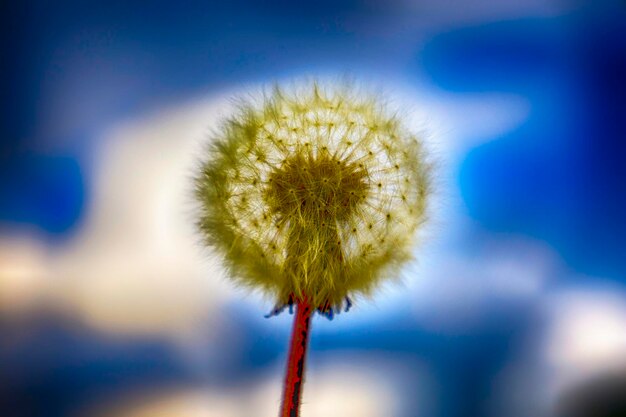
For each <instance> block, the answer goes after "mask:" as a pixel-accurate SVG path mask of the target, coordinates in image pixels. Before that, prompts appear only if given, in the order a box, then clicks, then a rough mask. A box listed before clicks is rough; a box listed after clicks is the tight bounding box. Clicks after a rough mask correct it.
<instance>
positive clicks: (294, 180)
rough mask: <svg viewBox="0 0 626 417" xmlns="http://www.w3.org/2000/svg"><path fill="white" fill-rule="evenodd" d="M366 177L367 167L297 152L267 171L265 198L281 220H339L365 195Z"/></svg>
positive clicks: (366, 190)
mask: <svg viewBox="0 0 626 417" xmlns="http://www.w3.org/2000/svg"><path fill="white" fill-rule="evenodd" d="M367 178H368V176H367V171H366V170H365V169H364V168H363V167H359V166H358V165H357V164H355V163H351V162H346V161H343V160H341V159H339V158H337V157H334V156H327V155H318V156H315V157H314V156H312V155H310V154H309V155H306V154H305V155H301V154H297V155H295V156H293V157H291V158H290V159H287V160H285V161H284V162H283V163H282V164H281V165H280V167H278V168H276V169H275V170H274V171H272V172H271V174H270V176H269V181H268V185H267V188H266V189H265V198H266V200H267V202H268V205H269V207H270V208H271V209H272V210H273V211H275V212H276V213H277V214H280V215H281V217H283V218H284V219H285V220H296V219H301V220H304V221H305V222H309V221H312V222H315V223H317V224H323V223H324V221H327V222H333V221H342V220H346V219H348V218H349V216H350V215H352V214H354V211H355V209H356V208H357V207H358V205H359V204H360V203H361V202H363V201H364V200H365V198H366V197H367V194H368V191H369V188H370V186H369V183H368V181H367ZM292 216H293V217H292Z"/></svg>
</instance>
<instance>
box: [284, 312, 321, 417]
mask: <svg viewBox="0 0 626 417" xmlns="http://www.w3.org/2000/svg"><path fill="white" fill-rule="evenodd" d="M312 312H313V311H312V308H311V305H310V304H309V303H308V302H307V301H306V300H301V301H299V302H298V304H297V305H296V317H295V319H294V322H293V330H292V333H291V343H290V345H289V359H288V361H287V371H286V375H285V390H284V392H283V402H282V405H281V410H280V417H298V415H299V414H300V398H301V396H302V385H303V383H304V378H303V377H304V363H305V360H306V351H307V346H308V344H309V329H310V324H311V315H312Z"/></svg>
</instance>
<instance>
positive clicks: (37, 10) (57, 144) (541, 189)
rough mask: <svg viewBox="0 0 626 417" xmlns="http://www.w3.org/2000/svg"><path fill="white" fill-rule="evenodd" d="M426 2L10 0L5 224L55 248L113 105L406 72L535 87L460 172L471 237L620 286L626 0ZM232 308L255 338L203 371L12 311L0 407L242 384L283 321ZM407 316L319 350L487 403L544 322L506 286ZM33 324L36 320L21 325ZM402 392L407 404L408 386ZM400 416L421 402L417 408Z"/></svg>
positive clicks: (455, 89)
mask: <svg viewBox="0 0 626 417" xmlns="http://www.w3.org/2000/svg"><path fill="white" fill-rule="evenodd" d="M429 4H430V3H428V2H425V3H424V4H420V3H417V4H414V5H412V6H411V7H408V8H407V7H406V5H405V4H401V3H396V2H390V3H387V2H380V3H376V2H361V1H345V2H336V1H318V2H302V3H297V2H288V1H263V2H247V1H232V2H215V3H210V2H209V3H207V2H206V1H202V2H200V1H188V2H169V1H153V2H150V3H144V4H140V3H139V2H136V3H133V2H115V1H106V2H103V1H92V2H79V1H75V2H73V1H57V2H47V1H34V0H31V1H25V2H12V3H11V4H4V5H3V6H2V8H3V11H2V13H1V17H0V19H2V22H1V25H0V27H1V28H2V29H0V30H1V35H0V39H1V40H2V43H1V49H0V51H1V54H2V55H1V56H2V58H1V59H0V62H2V65H1V68H2V69H1V70H0V71H1V75H2V76H1V77H0V83H1V88H0V91H2V104H1V106H2V109H1V111H0V115H1V116H0V117H1V118H2V120H1V123H0V126H2V127H1V129H2V133H1V136H0V138H1V139H0V233H5V234H7V235H8V234H15V233H18V234H19V233H20V231H22V230H33V229H35V230H37V231H38V232H39V233H40V236H41V239H42V241H43V242H45V244H46V245H49V246H50V247H54V246H55V245H59V244H62V243H63V242H64V241H66V240H68V239H70V238H71V237H72V236H74V235H75V234H76V233H77V231H78V230H79V229H80V225H81V219H82V217H83V216H84V212H85V208H86V204H87V201H88V199H89V197H90V193H91V188H90V187H91V176H92V171H91V169H92V168H91V163H92V161H93V160H94V158H95V155H94V152H95V151H94V149H95V145H96V142H97V140H98V139H97V138H98V132H100V131H101V130H102V129H105V128H106V127H107V126H109V125H111V124H113V123H116V122H118V121H123V120H129V119H132V118H133V117H137V116H140V115H141V114H143V113H145V112H148V111H151V110H152V109H157V108H159V107H160V106H162V105H165V104H167V103H171V102H177V101H182V100H184V99H185V98H187V97H194V96H198V95H200V94H210V93H212V92H215V91H224V90H227V89H228V88H231V87H236V86H237V85H238V84H239V83H242V82H247V83H249V82H261V83H263V82H272V81H273V80H275V79H284V78H288V77H291V76H298V75H300V74H303V73H305V74H316V73H321V74H328V73H348V74H351V73H356V74H358V75H362V74H365V75H367V76H368V77H370V78H374V79H375V78H381V79H385V78H390V77H399V76H401V77H403V79H405V80H407V82H409V83H410V82H411V80H413V79H414V80H416V81H417V80H420V82H424V80H426V82H427V83H429V84H430V85H432V86H433V87H434V88H437V89H439V90H440V91H445V92H446V93H447V94H453V95H454V94H459V95H463V94H479V93H506V94H513V95H516V96H520V97H523V98H524V99H525V100H526V101H527V102H528V103H529V104H530V108H531V111H530V113H529V115H528V117H527V118H526V119H525V120H524V121H523V122H522V123H521V124H520V125H518V126H516V127H515V128H514V129H512V130H510V131H507V132H505V133H504V134H502V135H500V136H498V137H489V138H482V139H483V140H482V142H481V143H480V144H478V145H477V146H474V147H472V148H471V149H469V150H468V151H467V152H466V153H465V154H464V155H463V157H462V158H461V160H460V163H459V165H458V167H457V168H456V172H455V178H454V184H452V186H454V187H458V189H459V192H460V194H461V196H462V203H463V205H464V207H465V209H466V211H467V213H468V215H469V216H470V217H471V219H472V220H473V221H474V227H475V229H473V230H472V232H471V233H467V234H466V235H465V236H463V238H462V239H461V240H462V242H461V243H459V244H460V245H466V246H467V247H470V246H472V245H473V244H474V243H475V242H481V239H483V238H484V237H485V236H492V235H497V234H509V235H515V236H526V237H531V238H533V239H537V240H539V241H543V242H545V244H546V245H547V246H549V247H550V248H552V249H553V250H554V251H555V252H556V253H557V254H558V256H559V257H560V258H561V259H562V260H563V263H564V265H565V268H566V269H567V270H569V271H571V272H573V273H571V274H563V275H562V276H558V277H556V278H555V279H554V280H553V281H552V282H551V284H550V285H552V286H554V287H559V286H566V285H571V284H572V281H575V282H574V283H575V284H581V285H584V286H586V287H589V288H593V287H594V286H596V285H598V286H599V285H606V284H607V283H610V284H611V285H613V287H612V288H623V287H624V286H625V285H626V256H625V255H624V253H625V249H626V216H625V215H624V214H625V213H626V185H625V184H624V181H625V179H626V3H624V2H623V1H614V2H611V1H597V2H588V3H581V2H577V3H575V4H574V3H572V5H569V4H567V7H565V8H564V11H563V12H559V13H555V14H554V15H546V16H534V17H533V16H531V17H529V16H527V15H523V14H522V13H520V14H522V15H520V16H515V15H512V16H511V15H509V16H506V17H505V18H489V17H485V18H483V19H473V20H471V19H470V20H467V21H466V20H463V19H457V20H454V19H452V18H451V20H450V19H449V20H446V19H445V17H446V16H448V13H449V14H450V15H452V14H454V15H455V16H456V15H457V14H458V15H461V16H462V15H463V11H462V10H460V11H459V10H458V9H459V8H460V9H463V7H468V8H481V7H482V8H484V9H485V10H486V11H488V9H489V8H490V4H489V2H485V3H480V2H472V3H471V4H469V3H468V4H467V5H466V6H463V5H457V6H452V5H451V6H450V7H449V9H450V10H448V9H447V8H446V7H445V6H437V7H435V6H433V7H427V6H428V5H429ZM562 4H565V3H562ZM453 12H454V13H453ZM486 16H489V15H488V14H486ZM449 21H452V22H453V24H448V23H446V24H444V23H440V22H449ZM67 115H70V116H71V117H68V116H67ZM262 313H263V312H261V311H259V312H258V314H259V315H261V314H262ZM229 314H232V315H233V316H234V317H236V319H235V321H236V322H237V323H238V326H241V327H242V328H244V329H246V332H245V333H246V334H247V335H248V336H247V338H246V339H244V340H242V341H241V343H242V344H243V346H244V348H243V349H242V352H245V354H242V355H241V356H240V357H235V358H231V359H228V360H225V362H224V363H222V365H221V367H219V368H210V369H207V370H205V371H199V372H190V371H189V369H188V368H187V367H186V366H185V365H184V364H181V363H180V360H179V358H178V356H177V355H176V354H175V352H174V351H173V349H171V347H170V346H169V345H168V344H167V343H166V342H164V341H163V340H161V339H159V338H158V337H154V338H150V337H143V338H141V337H140V338H129V339H124V338H123V337H110V336H107V335H106V334H101V333H99V332H98V331H96V330H93V329H90V328H87V327H84V326H80V325H77V324H75V323H71V320H70V322H68V320H67V318H65V317H63V316H62V315H58V314H55V313H49V312H38V313H36V314H33V315H32V316H29V318H28V319H25V320H21V321H19V320H18V321H14V320H10V319H8V318H5V319H0V364H2V365H1V366H0V414H1V415H3V416H52V417H54V416H66V415H73V414H72V413H76V412H77V410H79V409H80V408H81V407H83V406H85V405H87V404H89V403H90V402H91V401H93V400H94V399H95V398H101V397H103V396H106V395H107V394H110V393H116V392H123V391H124V390H126V389H128V388H132V387H137V386H142V387H150V386H153V385H154V386H157V385H159V384H178V385H180V386H194V385H197V384H202V385H207V386H213V385H216V386H217V385H219V386H236V385H237V384H240V383H241V381H243V380H245V379H246V378H247V377H249V376H250V375H254V374H256V373H260V372H262V371H263V370H264V369H267V368H268V367H271V366H274V365H275V364H276V363H281V361H282V360H283V359H284V357H285V354H286V352H285V348H286V346H285V339H284V337H285V334H284V333H281V332H277V331H275V329H274V328H268V327H266V326H265V325H264V322H263V321H258V320H256V319H251V318H250V316H251V314H254V312H253V313H251V312H250V311H248V310H246V309H243V308H241V307H240V306H237V305H232V306H229ZM409 317H410V315H409V314H407V312H406V307H404V306H397V308H396V309H394V311H392V312H390V313H388V314H386V315H385V316H384V319H380V320H378V321H374V322H373V323H370V324H368V325H367V326H365V325H360V324H355V325H354V326H352V327H351V328H350V329H349V331H345V332H343V333H337V332H332V331H330V330H328V329H329V328H330V327H329V326H326V325H325V324H324V325H321V327H320V331H319V332H317V333H314V336H313V340H312V355H317V356H316V357H320V358H321V357H327V356H328V357H332V355H333V354H334V353H336V352H341V351H354V350H356V351H363V352H369V353H373V354H381V355H395V354H399V353H406V354H408V356H407V357H408V358H415V363H417V362H418V361H419V362H420V363H421V362H423V361H426V362H427V363H429V364H430V367H431V368H432V369H433V370H434V371H433V373H434V375H435V378H436V380H437V384H438V387H439V389H438V394H437V396H438V397H437V400H436V403H437V406H436V407H435V408H434V409H432V410H430V414H428V415H433V416H483V415H492V412H491V411H490V409H489V407H488V399H489V398H491V397H490V395H491V394H490V389H491V386H492V385H491V384H492V382H493V380H494V378H495V376H496V375H498V373H499V372H500V371H501V370H502V369H503V368H504V367H505V366H506V364H507V363H508V362H509V361H511V360H512V355H513V353H512V352H513V350H514V349H513V347H515V346H517V345H518V344H519V343H521V340H524V338H526V337H528V334H529V333H532V332H534V331H535V329H537V327H538V326H541V323H540V321H539V320H538V318H537V316H536V311H535V310H534V309H530V308H527V306H524V305H515V304H513V305H507V304H506V303H494V304H492V305H490V306H488V307H486V309H485V312H484V314H483V315H482V316H481V317H483V319H481V321H480V323H478V324H477V325H475V326H474V327H473V328H472V329H470V330H467V331H465V332H463V333H462V334H455V335H450V334H446V333H441V332H437V331H431V330H428V329H424V328H421V327H420V326H419V325H418V324H416V323H415V322H414V321H412V320H411V319H410V318H409ZM341 320H343V321H349V320H350V316H349V315H348V316H342V318H341ZM286 323H287V322H285V326H287V324H286ZM25 328H27V329H28V336H27V337H23V336H20V335H22V333H23V331H24V329H25ZM625 354H626V352H625ZM411 360H412V359H407V361H408V362H410V361H411ZM403 396H405V397H406V398H407V401H408V402H409V404H410V398H411V395H410V393H409V392H407V393H406V394H403ZM405 415H406V416H411V415H413V414H412V413H411V411H410V406H409V408H408V410H406V412H405Z"/></svg>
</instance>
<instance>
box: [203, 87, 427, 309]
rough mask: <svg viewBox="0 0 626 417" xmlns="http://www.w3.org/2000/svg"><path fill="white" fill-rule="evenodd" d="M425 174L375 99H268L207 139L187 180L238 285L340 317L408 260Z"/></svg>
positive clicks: (303, 93) (208, 233) (310, 92)
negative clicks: (352, 299) (347, 301)
mask: <svg viewBox="0 0 626 417" xmlns="http://www.w3.org/2000/svg"><path fill="white" fill-rule="evenodd" d="M429 167H430V165H429V164H428V163H427V162H426V160H425V155H424V152H423V147H422V143H421V142H420V140H419V139H418V138H417V137H416V136H415V135H414V134H412V133H411V132H409V131H408V130H406V129H405V128H404V127H403V126H402V123H401V121H400V120H399V119H398V118H397V117H395V116H392V115H390V114H389V113H388V112H387V110H386V109H385V108H384V106H383V105H382V104H381V103H379V102H378V100H377V99H376V98H373V97H365V96H361V95H359V94H357V93H355V92H354V91H352V90H350V89H349V88H343V89H335V90H332V89H328V90H325V89H322V88H320V87H319V86H318V85H317V84H312V85H310V86H307V87H305V88H304V89H302V90H299V91H294V92H291V93H287V92H285V91H282V90H281V89H279V88H275V89H274V90H273V92H272V93H271V94H270V95H267V96H265V97H264V98H263V100H262V102H261V103H260V104H259V103H257V104H255V103H253V102H246V103H243V104H242V105H241V106H240V108H239V110H238V113H237V114H235V115H234V116H232V117H231V118H229V119H227V120H226V121H225V122H224V124H223V126H222V129H221V130H220V131H219V132H216V133H215V137H214V138H213V141H212V142H211V145H210V149H209V151H208V155H207V157H206V160H205V162H204V163H203V165H202V167H201V170H200V173H199V174H198V176H197V178H196V195H197V198H198V199H199V201H200V202H201V215H200V220H199V227H200V229H201V231H202V232H203V233H204V236H205V238H206V242H207V243H208V244H209V245H210V246H212V247H214V248H215V249H216V250H217V251H218V252H220V253H221V254H222V255H223V256H224V259H225V263H226V265H227V267H228V269H229V272H230V275H231V276H232V278H233V279H235V280H237V281H239V282H240V283H243V284H245V285H249V286H254V287H257V288H262V289H263V290H265V291H266V292H268V293H270V294H271V295H273V296H274V297H275V298H276V301H277V303H278V304H281V303H287V302H289V300H292V299H296V300H297V299H302V298H306V299H308V300H309V301H310V302H312V303H313V306H314V307H318V308H322V307H323V306H333V305H339V304H341V302H342V300H343V299H344V298H345V297H346V296H347V295H348V294H354V293H361V294H368V293H369V292H370V291H371V290H372V289H373V288H374V287H375V286H376V284H378V283H379V282H380V280H381V279H382V278H388V277H392V276H394V275H395V274H396V273H397V268H398V267H399V266H400V265H402V264H403V263H404V262H406V261H408V260H410V259H411V258H412V255H411V254H412V247H413V243H414V240H415V234H416V230H417V229H418V227H419V226H420V225H421V224H422V223H423V222H424V219H425V210H426V202H427V198H428V194H429V185H430V177H429Z"/></svg>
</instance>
